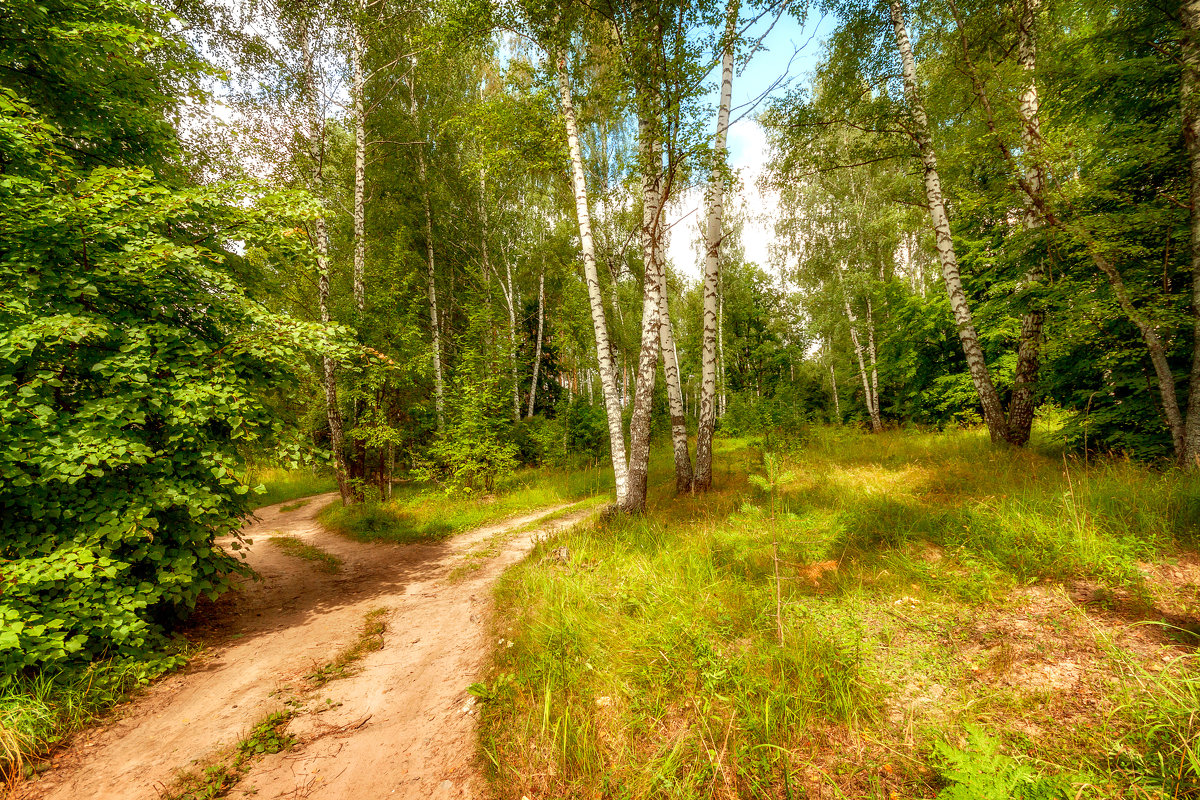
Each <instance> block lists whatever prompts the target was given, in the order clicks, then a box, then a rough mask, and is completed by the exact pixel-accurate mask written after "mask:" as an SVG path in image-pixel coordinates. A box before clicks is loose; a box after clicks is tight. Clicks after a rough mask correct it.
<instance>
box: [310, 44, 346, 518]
mask: <svg viewBox="0 0 1200 800" xmlns="http://www.w3.org/2000/svg"><path fill="white" fill-rule="evenodd" d="M303 48H304V59H305V62H306V67H305V74H304V82H305V87H304V88H305V93H306V94H307V95H308V97H307V100H308V103H309V137H308V138H309V147H310V149H311V153H310V155H311V157H312V160H313V169H312V188H313V193H314V194H316V195H317V197H318V198H321V197H322V194H323V184H324V182H325V176H324V161H325V120H324V116H323V114H322V113H321V107H320V101H319V98H318V96H317V88H316V77H315V76H314V74H313V71H314V70H315V69H316V66H315V64H314V59H313V56H312V53H311V52H310V50H309V45H308V39H307V38H306V39H305V40H304V42H303ZM314 229H315V230H314V234H315V236H314V238H315V239H316V250H317V304H318V306H319V308H320V314H321V322H324V323H328V322H330V320H331V316H330V313H329V235H328V231H327V230H326V226H325V214H324V201H323V200H322V213H320V214H318V215H317V219H316V222H315V223H314ZM321 367H322V373H323V375H322V388H323V389H324V391H325V415H326V420H327V421H328V423H329V449H330V450H332V451H333V466H334V474H335V476H336V478H337V485H338V493H339V494H340V495H341V496H342V505H344V506H348V505H352V504H353V503H354V493H353V492H352V491H351V489H350V481H349V479H348V477H347V470H346V453H345V450H344V446H343V445H344V434H343V430H342V428H343V425H342V409H341V406H339V405H338V393H337V374H336V372H337V365H336V364H335V363H334V361H333V359H332V358H330V357H329V356H327V355H323V356H321Z"/></svg>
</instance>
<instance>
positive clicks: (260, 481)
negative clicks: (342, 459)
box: [246, 467, 337, 508]
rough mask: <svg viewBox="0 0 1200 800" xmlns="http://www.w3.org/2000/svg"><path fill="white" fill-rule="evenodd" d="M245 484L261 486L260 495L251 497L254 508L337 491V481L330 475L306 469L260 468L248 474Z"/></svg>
mask: <svg viewBox="0 0 1200 800" xmlns="http://www.w3.org/2000/svg"><path fill="white" fill-rule="evenodd" d="M246 483H247V484H249V485H250V486H251V487H256V488H257V487H259V486H261V487H262V488H263V491H262V492H261V493H260V494H255V495H253V501H252V504H253V506H254V507H255V508H262V507H263V506H271V505H275V504H276V503H283V502H286V501H288V500H296V499H299V498H301V497H308V496H309V495H314V494H322V493H324V492H332V491H334V490H336V489H337V481H335V480H334V478H333V476H332V475H326V474H322V473H318V472H315V471H314V470H313V469H312V468H307V467H304V468H300V469H283V468H282V467H260V468H257V469H254V470H252V471H251V472H250V474H249V475H248V476H247V479H246Z"/></svg>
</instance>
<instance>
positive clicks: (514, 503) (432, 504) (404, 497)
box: [319, 468, 612, 544]
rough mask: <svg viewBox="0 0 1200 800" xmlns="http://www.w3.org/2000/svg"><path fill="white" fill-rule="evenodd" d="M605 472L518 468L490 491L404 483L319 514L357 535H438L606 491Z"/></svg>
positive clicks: (403, 539)
mask: <svg viewBox="0 0 1200 800" xmlns="http://www.w3.org/2000/svg"><path fill="white" fill-rule="evenodd" d="M610 472H611V471H606V470H603V469H599V468H587V469H581V470H566V469H550V468H542V469H527V470H521V471H519V472H517V473H515V474H513V475H512V476H509V477H508V478H507V479H506V480H504V481H502V482H500V483H499V484H498V485H497V487H496V492H495V494H489V495H479V494H465V495H464V494H455V495H447V494H444V493H442V492H439V491H437V490H436V489H433V488H431V487H429V486H426V485H417V486H406V487H402V488H398V489H397V490H396V492H395V493H394V495H393V497H392V499H391V500H388V501H386V502H383V503H379V502H369V503H360V504H358V505H354V506H351V507H349V508H343V507H342V506H341V504H340V503H334V504H332V505H331V506H329V507H328V508H326V509H324V510H323V511H322V512H321V514H320V517H319V518H320V520H321V522H322V523H323V524H324V525H326V526H327V527H329V528H331V529H332V530H335V531H337V532H339V533H341V534H343V535H346V536H349V537H351V538H353V539H356V540H358V541H366V542H393V543H397V544H407V543H412V542H428V541H439V540H442V539H445V538H447V537H449V536H453V535H454V534H456V533H461V532H463V531H467V530H471V529H473V528H477V527H479V526H481V525H487V524H490V523H493V522H498V521H500V520H504V519H508V518H509V517H514V516H519V515H520V514H523V513H528V512H532V511H536V510H539V509H545V508H549V507H551V506H556V505H562V504H564V503H572V502H575V501H577V500H581V499H583V498H587V497H591V496H593V495H606V494H609V493H611V491H612V475H611V474H610Z"/></svg>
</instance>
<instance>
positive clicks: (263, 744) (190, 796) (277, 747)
mask: <svg viewBox="0 0 1200 800" xmlns="http://www.w3.org/2000/svg"><path fill="white" fill-rule="evenodd" d="M291 717H292V715H291V712H288V711H276V712H274V713H272V714H268V715H267V716H266V717H264V718H263V719H262V720H261V721H260V722H259V723H258V724H257V725H255V726H254V728H253V729H252V730H251V731H250V734H249V735H248V736H246V738H245V739H243V740H242V741H240V742H238V743H237V744H236V745H235V746H233V747H232V748H230V749H229V750H227V751H225V752H224V753H222V754H220V756H218V757H217V758H216V759H215V760H213V762H212V763H210V764H209V765H208V766H206V767H203V768H197V769H195V770H191V771H185V772H182V773H181V774H179V775H178V776H177V777H176V779H175V783H174V785H173V786H172V787H171V788H169V789H167V790H166V791H164V792H163V793H162V795H161V799H162V800H215V799H216V798H221V797H225V796H226V795H227V794H229V792H230V791H231V790H232V789H233V788H234V787H235V786H237V785H238V783H239V782H240V781H241V780H242V777H243V776H244V775H245V774H246V773H247V772H248V771H249V770H250V765H251V764H253V763H254V762H255V761H257V760H258V759H260V758H262V757H263V756H265V755H270V754H272V753H280V752H283V751H284V750H290V749H291V747H292V746H293V745H294V744H295V743H296V740H295V738H294V737H292V736H289V735H288V733H287V731H286V729H287V724H288V721H289V720H290V719H291Z"/></svg>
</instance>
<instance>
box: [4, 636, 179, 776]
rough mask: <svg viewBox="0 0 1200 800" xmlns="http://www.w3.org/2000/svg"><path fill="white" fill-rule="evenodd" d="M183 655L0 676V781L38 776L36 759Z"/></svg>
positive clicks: (94, 663) (37, 761) (164, 655)
mask: <svg viewBox="0 0 1200 800" xmlns="http://www.w3.org/2000/svg"><path fill="white" fill-rule="evenodd" d="M188 655H189V654H188V653H187V652H186V650H185V648H183V647H180V648H179V649H177V650H176V651H175V652H172V653H165V654H160V655H158V656H157V657H155V658H153V659H147V660H143V661H134V660H116V659H112V660H105V661H95V662H93V663H92V664H90V665H89V666H88V667H86V668H84V669H79V670H66V671H61V672H43V673H41V674H37V675H32V676H24V675H16V676H3V677H0V781H2V782H4V783H11V782H12V781H14V780H16V779H17V778H18V777H21V776H25V777H28V776H29V775H32V774H34V773H35V772H37V771H39V770H40V768H41V767H42V764H43V762H40V760H39V759H40V758H41V757H42V756H45V755H46V754H47V753H49V752H50V750H51V749H52V748H54V747H55V746H56V745H58V744H59V743H60V742H62V741H63V740H64V739H65V738H66V737H68V736H69V735H70V734H72V733H74V732H75V731H78V730H80V729H81V728H83V727H84V726H86V725H88V724H89V723H91V722H92V721H93V720H95V719H96V718H97V717H99V716H100V715H101V714H103V713H104V712H106V711H108V710H109V709H110V708H112V707H113V706H115V705H117V704H118V703H121V702H123V701H125V700H126V699H128V697H129V696H130V694H132V693H133V692H134V691H136V690H137V689H139V688H141V687H143V686H145V685H146V684H148V683H149V682H150V681H151V680H153V679H154V678H156V677H158V676H160V675H162V674H164V673H166V672H169V671H171V670H173V669H176V668H177V667H179V666H180V665H182V664H183V663H184V662H185V661H186V660H187V656H188Z"/></svg>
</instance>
